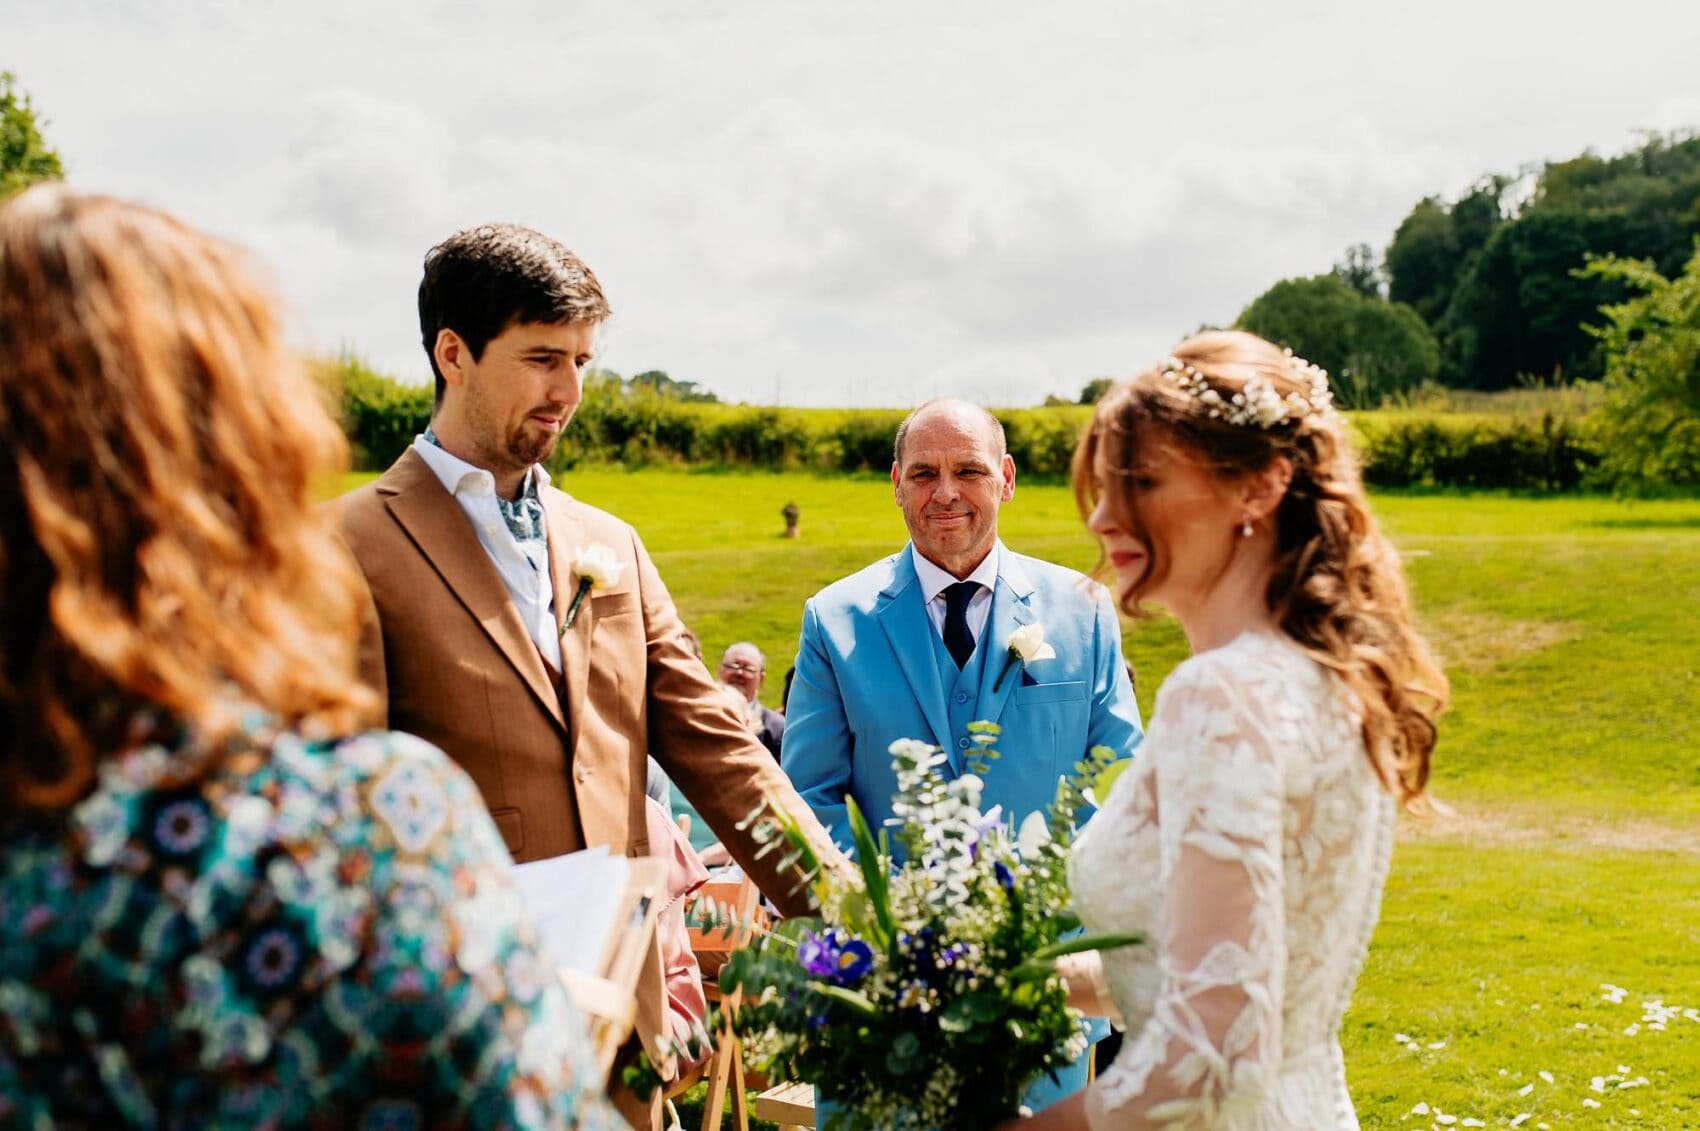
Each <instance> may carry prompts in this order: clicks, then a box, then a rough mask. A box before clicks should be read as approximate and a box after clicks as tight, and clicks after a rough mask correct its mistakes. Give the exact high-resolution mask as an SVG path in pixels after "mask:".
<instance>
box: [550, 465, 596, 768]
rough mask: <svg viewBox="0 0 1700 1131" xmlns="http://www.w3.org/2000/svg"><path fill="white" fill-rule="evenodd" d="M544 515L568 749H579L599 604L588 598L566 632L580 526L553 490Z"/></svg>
mask: <svg viewBox="0 0 1700 1131" xmlns="http://www.w3.org/2000/svg"><path fill="white" fill-rule="evenodd" d="M542 499H543V512H544V515H545V518H546V519H547V522H546V525H547V526H548V528H549V573H550V580H551V582H552V584H553V585H554V587H555V628H556V629H557V630H558V631H560V632H561V676H562V681H563V682H564V683H565V685H566V693H567V742H568V748H569V749H574V750H576V749H577V747H578V736H579V720H580V719H582V718H583V717H584V695H585V688H586V687H588V686H589V685H590V637H591V633H592V630H593V629H594V627H595V621H596V612H595V606H596V602H595V601H594V600H593V599H592V598H591V597H590V595H589V594H586V595H585V598H584V601H583V602H582V603H581V604H580V605H579V607H578V616H577V617H575V618H574V619H573V624H572V627H571V628H566V627H565V625H566V623H567V610H568V609H569V608H571V607H572V603H573V595H574V594H575V593H577V592H578V576H577V575H576V574H575V573H574V572H573V562H572V559H573V554H574V552H575V551H577V550H578V549H579V530H578V524H577V523H575V522H574V521H573V519H572V516H571V515H570V514H569V513H568V512H567V498H566V496H565V495H563V494H561V493H560V492H559V491H556V490H555V489H553V488H550V487H545V488H544V489H543V491H542Z"/></svg>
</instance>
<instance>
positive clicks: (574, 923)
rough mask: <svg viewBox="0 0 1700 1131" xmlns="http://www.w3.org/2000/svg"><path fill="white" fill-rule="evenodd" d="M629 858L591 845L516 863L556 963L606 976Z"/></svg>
mask: <svg viewBox="0 0 1700 1131" xmlns="http://www.w3.org/2000/svg"><path fill="white" fill-rule="evenodd" d="M630 868H631V862H630V861H628V860H627V859H626V858H625V857H624V856H610V855H609V854H608V850H607V849H606V848H587V849H585V850H584V851H583V852H571V853H568V854H567V855H565V856H553V857H550V858H549V859H548V860H534V861H532V862H531V863H529V864H516V865H514V879H515V881H516V882H518V884H519V890H520V894H522V895H523V896H524V897H525V903H526V907H527V908H528V909H529V910H530V911H531V916H532V919H533V920H534V921H535V922H536V923H537V927H538V930H539V932H540V933H541V934H542V941H543V949H544V951H545V952H546V953H547V954H548V955H549V958H550V961H552V962H553V963H554V964H555V965H556V966H558V967H559V966H565V967H568V968H570V969H573V970H580V971H583V972H584V973H586V974H596V975H600V974H602V970H601V966H602V962H603V957H604V956H605V955H606V954H607V953H608V942H609V940H610V939H612V938H613V937H614V934H615V933H616V932H617V931H620V930H623V929H624V928H625V927H626V924H625V923H623V922H620V921H619V917H620V911H621V896H622V894H623V893H624V892H625V890H626V884H627V881H628V878H629V875H630Z"/></svg>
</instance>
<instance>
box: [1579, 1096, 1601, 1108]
mask: <svg viewBox="0 0 1700 1131" xmlns="http://www.w3.org/2000/svg"><path fill="white" fill-rule="evenodd" d="M1582 1106H1583V1107H1599V1106H1600V1101H1599V1100H1596V1099H1594V1098H1593V1097H1592V1096H1583V1097H1582Z"/></svg>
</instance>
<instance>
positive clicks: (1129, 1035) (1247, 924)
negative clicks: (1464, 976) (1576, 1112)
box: [1012, 333, 1446, 1131]
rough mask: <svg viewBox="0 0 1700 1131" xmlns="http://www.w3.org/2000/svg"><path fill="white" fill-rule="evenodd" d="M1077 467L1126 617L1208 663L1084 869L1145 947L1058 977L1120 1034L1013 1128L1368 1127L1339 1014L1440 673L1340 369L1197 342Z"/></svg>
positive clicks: (1103, 427) (1106, 823) (1424, 746)
mask: <svg viewBox="0 0 1700 1131" xmlns="http://www.w3.org/2000/svg"><path fill="white" fill-rule="evenodd" d="M1076 467H1077V469H1078V470H1077V473H1076V475H1077V482H1076V487H1077V493H1078V494H1079V495H1080V498H1081V500H1082V506H1083V508H1088V507H1089V508H1090V509H1091V515H1090V518H1089V520H1088V521H1089V524H1090V525H1091V527H1092V530H1093V532H1094V533H1096V534H1097V535H1098V537H1099V539H1100V540H1101V541H1102V543H1103V546H1104V551H1105V556H1106V558H1107V560H1108V563H1109V565H1110V566H1111V567H1112V568H1113V570H1114V572H1115V575H1116V581H1117V588H1118V590H1119V595H1120V597H1121V600H1122V606H1123V608H1124V609H1129V610H1132V609H1133V608H1134V606H1135V604H1136V603H1137V602H1139V601H1142V600H1147V599H1150V600H1155V601H1158V602H1160V603H1162V604H1163V605H1165V606H1166V607H1167V608H1168V609H1169V610H1170V611H1171V612H1172V613H1173V614H1174V615H1175V617H1176V619H1177V620H1179V621H1180V623H1181V626H1182V628H1183V629H1184V630H1185V631H1186V635H1187V638H1188V641H1189V642H1190V644H1191V645H1192V649H1193V653H1194V655H1193V656H1192V658H1190V659H1188V660H1187V661H1186V662H1184V663H1182V664H1181V665H1180V666H1179V667H1178V668H1177V669H1176V670H1175V672H1174V673H1173V674H1172V675H1171V676H1170V677H1169V679H1168V681H1167V682H1166V683H1165V684H1164V685H1163V687H1162V688H1161V690H1159V692H1158V694H1157V705H1156V710H1155V711H1154V713H1153V716H1152V719H1151V725H1150V728H1149V730H1148V732H1147V736H1146V739H1145V742H1144V744H1143V745H1142V746H1141V748H1140V751H1139V753H1138V755H1137V756H1136V759H1135V761H1134V763H1133V765H1132V767H1131V768H1130V769H1129V770H1128V771H1127V772H1126V773H1125V774H1123V775H1122V777H1121V779H1120V780H1119V781H1118V782H1117V783H1116V785H1115V787H1114V789H1113V790H1112V791H1111V793H1110V795H1109V796H1108V797H1107V798H1105V799H1103V805H1102V808H1101V809H1100V811H1099V812H1098V814H1097V815H1096V816H1095V817H1094V818H1093V819H1092V821H1091V822H1090V823H1089V824H1088V825H1087V827H1086V829H1085V831H1084V832H1083V834H1082V835H1081V838H1080V839H1079V841H1078V842H1077V844H1076V847H1075V850H1074V857H1073V860H1072V861H1071V865H1070V875H1071V880H1072V883H1073V887H1074V892H1075V897H1076V902H1077V905H1078V909H1079V912H1080V916H1081V918H1082V920H1084V921H1085V923H1086V925H1087V926H1088V927H1089V928H1091V929H1093V930H1113V931H1138V932H1140V933H1142V934H1143V935H1144V936H1145V938H1146V939H1147V940H1148V941H1147V943H1146V944H1144V945H1142V946H1138V947H1130V948H1126V949H1122V950H1117V951H1111V952H1108V953H1106V954H1104V955H1102V956H1101V958H1100V956H1097V955H1091V956H1085V957H1083V958H1082V959H1079V960H1075V961H1074V962H1073V963H1072V965H1070V966H1069V967H1067V968H1066V969H1065V973H1066V974H1067V976H1068V979H1069V983H1070V989H1071V996H1072V997H1073V998H1074V1000H1075V1001H1076V1003H1077V1004H1079V1005H1081V1007H1082V1008H1085V1009H1087V1010H1088V1012H1101V1013H1110V1014H1119V1016H1120V1018H1121V1019H1122V1020H1123V1021H1124V1022H1125V1025H1126V1037H1125V1040H1124V1043H1123V1045H1122V1048H1121V1050H1120V1052H1119V1054H1118V1055H1117V1056H1116V1059H1115V1061H1114V1063H1113V1064H1111V1065H1110V1066H1108V1067H1107V1068H1106V1069H1105V1070H1104V1071H1103V1072H1102V1073H1101V1074H1100V1075H1099V1076H1098V1078H1097V1080H1096V1081H1094V1082H1093V1083H1092V1084H1091V1085H1090V1086H1089V1087H1088V1088H1087V1089H1086V1090H1085V1091H1084V1092H1081V1093H1077V1094H1076V1095H1075V1096H1074V1097H1072V1098H1071V1099H1069V1100H1068V1101H1065V1102H1064V1103H1062V1104H1059V1105H1057V1106H1054V1107H1051V1108H1049V1109H1047V1110H1046V1111H1044V1112H1041V1113H1040V1114H1039V1115H1038V1116H1036V1117H1034V1118H1032V1119H1029V1120H1024V1121H1021V1122H1020V1123H1019V1127H1020V1128H1021V1129H1022V1131H1044V1129H1048V1128H1052V1127H1056V1128H1070V1127H1076V1128H1077V1127H1089V1128H1092V1129H1093V1131H1109V1129H1117V1131H1120V1129H1124V1128H1142V1127H1164V1128H1226V1129H1235V1131H1239V1129H1245V1131H1251V1129H1257V1131H1297V1129H1300V1128H1304V1129H1307V1131H1314V1129H1340V1128H1356V1127H1357V1125H1358V1123H1357V1117H1356V1116H1355V1114H1354V1113H1353V1109H1352V1101H1351V1098H1350V1096H1349V1095H1348V1094H1347V1090H1346V1073H1345V1065H1344V1063H1343V1061H1342V1058H1341V1053H1340V1044H1339V1037H1338V1033H1339V1028H1340V1022H1341V1018H1342V1017H1343V1016H1344V1014H1345V1012H1346V1007H1347V1005H1348V1003H1349V1001H1350V998H1351V993H1352V987H1353V984H1354V982H1355V981H1356V978H1357V975H1358V971H1359V969H1360V968H1361V967H1362V964H1363V959H1364V953H1365V951H1366V949H1367V947H1368V945H1369V939H1370V934H1371V932H1372V931H1373V929H1374V927H1375V921H1376V917H1377V914H1378V912H1379V909H1380V903H1381V890H1382V883H1383V881H1384V879H1385V878H1386V875H1387V864H1388V857H1389V854H1390V850H1391V845H1392V839H1393V819H1394V810H1395V806H1396V803H1398V802H1401V801H1403V802H1406V803H1413V802H1417V801H1420V799H1421V795H1422V788H1423V784H1424V781H1425V780H1426V776H1427V766H1428V755H1429V751H1430V749H1431V748H1432V747H1433V744H1434V726H1433V721H1432V720H1433V717H1434V715H1435V714H1436V713H1437V712H1438V710H1439V709H1440V707H1441V706H1442V705H1443V703H1444V699H1445V695H1446V683H1445V679H1444V677H1443V676H1442V675H1441V674H1440V672H1439V671H1438V670H1437V669H1436V667H1435V665H1434V663H1433V661H1432V660H1430V659H1429V656H1428V652H1427V649H1426V647H1425V646H1424V644H1423V642H1422V640H1421V638H1420V637H1418V636H1417V634H1416V633H1415V631H1414V630H1413V629H1412V627H1411V625H1410V617H1409V605H1408V601H1407V598H1406V593H1405V586H1404V581H1403V577H1402V575H1401V572H1400V569H1399V565H1398V559H1397V557H1396V556H1395V554H1394V553H1393V551H1392V549H1391V548H1390V547H1389V546H1388V545H1387V544H1386V542H1385V541H1384V540H1383V539H1382V537H1381V536H1380V534H1379V533H1378V532H1377V530H1376V526H1375V523H1374V520H1373V518H1372V517H1371V516H1370V514H1369V511H1368V508H1367V505H1366V503H1365V500H1364V495H1363V489H1362V486H1361V484H1360V482H1359V479H1358V476H1357V472H1356V468H1355V465H1354V463H1353V462H1352V458H1351V455H1350V453H1349V451H1348V449H1347V447H1346V444H1345V440H1344V437H1343V435H1342V432H1341V426H1340V422H1339V418H1338V415H1337V414H1336V413H1335V412H1334V411H1333V409H1332V407H1331V403H1330V400H1329V396H1328V391H1327V378H1326V375H1325V374H1323V373H1322V371H1321V370H1319V369H1315V368H1314V367H1311V366H1308V365H1307V364H1306V363H1304V362H1303V361H1301V360H1299V359H1296V358H1293V357H1292V356H1291V355H1290V354H1286V353H1284V352H1283V351H1281V350H1279V349H1277V348H1275V347H1274V346H1272V345H1270V344H1269V343H1267V342H1265V341H1263V340H1262V339H1260V338H1256V337H1253V336H1251V335H1249V334H1240V333H1210V334H1203V335H1199V336H1198V337H1196V338H1193V339H1191V340H1189V341H1187V342H1185V343H1183V344H1182V345H1181V346H1180V347H1178V348H1177V349H1176V353H1175V356H1174V357H1171V358H1169V359H1167V360H1166V361H1165V362H1163V363H1162V364H1161V365H1159V366H1158V367H1156V368H1155V369H1153V370H1151V371H1149V372H1147V373H1145V374H1142V375H1140V376H1139V377H1136V378H1135V379H1134V380H1133V381H1131V382H1129V383H1127V384H1124V385H1121V386H1118V387H1116V388H1115V389H1113V390H1112V391H1111V392H1110V393H1109V394H1107V395H1106V396H1105V397H1104V399H1103V400H1102V401H1101V402H1100V403H1099V406H1098V409H1097V411H1096V414H1095V416H1094V421H1093V428H1092V430H1091V432H1090V433H1089V434H1088V435H1087V437H1086V438H1085V439H1084V440H1083V441H1082V452H1081V455H1080V459H1079V461H1078V462H1077V464H1076ZM1012 1126H1013V1125H1012Z"/></svg>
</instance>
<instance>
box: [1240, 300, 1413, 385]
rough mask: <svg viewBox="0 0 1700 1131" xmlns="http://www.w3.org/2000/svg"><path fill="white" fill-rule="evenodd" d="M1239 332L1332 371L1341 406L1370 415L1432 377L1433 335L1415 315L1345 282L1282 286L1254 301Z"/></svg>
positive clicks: (1241, 317) (1405, 307)
mask: <svg viewBox="0 0 1700 1131" xmlns="http://www.w3.org/2000/svg"><path fill="white" fill-rule="evenodd" d="M1236 325H1237V326H1238V327H1239V328H1240V329H1242V330H1249V331H1251V332H1252V333H1254V334H1258V335H1261V336H1262V337H1265V338H1268V339H1269V340H1270V341H1272V342H1275V343H1277V344H1279V345H1283V346H1286V347H1288V348H1289V349H1291V350H1292V351H1293V352H1294V353H1296V354H1298V355H1299V356H1301V357H1304V358H1306V359H1308V360H1310V361H1312V362H1314V363H1315V364H1317V365H1320V366H1322V367H1323V368H1324V369H1326V370H1328V372H1329V375H1330V377H1331V378H1332V380H1333V384H1334V395H1335V398H1336V399H1337V400H1338V401H1339V402H1340V403H1341V404H1343V405H1345V406H1346V407H1349V408H1367V407H1370V406H1373V405H1376V404H1379V403H1380V402H1381V401H1382V400H1383V399H1384V398H1387V397H1390V396H1397V395H1399V394H1401V393H1404V392H1406V391H1407V390H1410V389H1413V388H1415V387H1416V386H1417V385H1418V384H1419V383H1420V382H1422V381H1424V380H1426V379H1428V378H1430V377H1433V376H1434V374H1435V371H1436V370H1437V369H1438V367H1439V364H1440V356H1439V347H1438V346H1437V345H1436V343H1435V340H1434V335H1433V334H1431V333H1430V332H1429V329H1428V327H1427V326H1425V325H1424V324H1423V320H1422V318H1420V317H1419V316H1418V315H1417V313H1416V311H1414V310H1412V309H1411V308H1410V307H1408V306H1404V305H1402V304H1400V303H1389V302H1383V301H1381V300H1380V299H1379V298H1372V297H1369V296H1367V295H1364V294H1361V293H1359V292H1358V291H1357V290H1354V289H1353V288H1352V287H1351V286H1348V285H1347V284H1346V283H1345V282H1343V281H1342V280H1341V278H1340V277H1339V276H1338V275H1333V274H1330V275H1317V276H1314V277H1312V278H1309V279H1283V280H1281V281H1280V282H1278V283H1276V284H1275V285H1274V286H1272V287H1270V288H1269V289H1268V290H1267V291H1265V292H1263V294H1261V295H1259V296H1258V297H1257V298H1256V299H1254V300H1252V303H1251V305H1250V306H1248V307H1246V308H1245V310H1244V311H1243V312H1241V314H1240V316H1239V319H1238V321H1237V322H1236Z"/></svg>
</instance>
